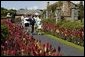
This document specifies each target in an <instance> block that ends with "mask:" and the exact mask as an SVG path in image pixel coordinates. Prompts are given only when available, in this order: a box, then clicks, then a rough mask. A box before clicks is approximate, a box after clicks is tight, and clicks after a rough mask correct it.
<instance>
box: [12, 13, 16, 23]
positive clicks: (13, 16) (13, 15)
mask: <svg viewBox="0 0 85 57" xmlns="http://www.w3.org/2000/svg"><path fill="white" fill-rule="evenodd" d="M15 16H16V13H15V12H14V13H12V16H11V22H12V23H15Z"/></svg>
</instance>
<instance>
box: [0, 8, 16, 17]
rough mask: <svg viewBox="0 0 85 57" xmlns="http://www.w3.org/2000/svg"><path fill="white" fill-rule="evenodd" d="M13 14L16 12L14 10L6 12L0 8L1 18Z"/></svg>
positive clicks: (6, 10)
mask: <svg viewBox="0 0 85 57" xmlns="http://www.w3.org/2000/svg"><path fill="white" fill-rule="evenodd" d="M15 12H16V10H14V9H10V10H8V9H6V8H3V7H1V18H4V17H6V15H7V13H10V14H14V13H15Z"/></svg>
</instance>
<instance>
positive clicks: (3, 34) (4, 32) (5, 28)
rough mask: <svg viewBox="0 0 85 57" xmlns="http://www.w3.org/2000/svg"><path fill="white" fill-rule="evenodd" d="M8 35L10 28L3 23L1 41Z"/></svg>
mask: <svg viewBox="0 0 85 57" xmlns="http://www.w3.org/2000/svg"><path fill="white" fill-rule="evenodd" d="M7 36H8V28H7V27H6V26H5V25H4V24H1V41H4V40H5V39H6V38H7Z"/></svg>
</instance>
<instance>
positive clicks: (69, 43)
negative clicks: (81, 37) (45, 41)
mask: <svg viewBox="0 0 85 57" xmlns="http://www.w3.org/2000/svg"><path fill="white" fill-rule="evenodd" d="M44 34H45V35H46V36H48V37H49V38H52V39H54V40H57V41H59V42H61V43H63V44H65V45H68V46H71V47H74V48H77V49H79V50H80V51H84V47H82V46H79V45H76V44H74V43H71V42H68V41H66V40H63V39H61V38H57V37H55V36H53V35H50V34H47V33H44Z"/></svg>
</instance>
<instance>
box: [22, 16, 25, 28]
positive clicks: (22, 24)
mask: <svg viewBox="0 0 85 57" xmlns="http://www.w3.org/2000/svg"><path fill="white" fill-rule="evenodd" d="M21 26H22V27H25V26H24V15H22V16H21Z"/></svg>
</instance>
